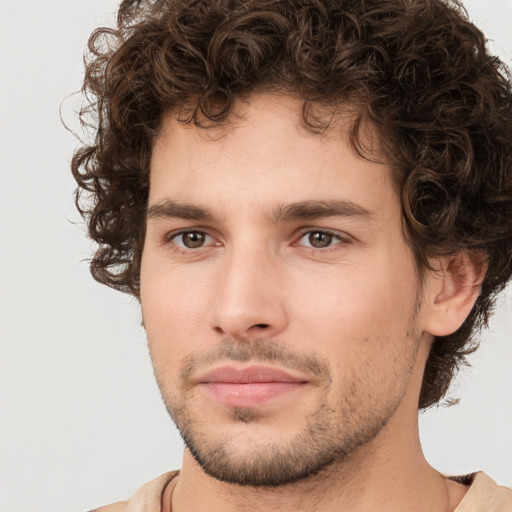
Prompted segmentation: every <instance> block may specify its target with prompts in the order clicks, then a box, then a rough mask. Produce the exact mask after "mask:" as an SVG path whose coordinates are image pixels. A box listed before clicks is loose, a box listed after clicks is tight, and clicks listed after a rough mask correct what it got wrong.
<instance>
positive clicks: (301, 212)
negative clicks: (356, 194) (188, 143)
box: [147, 199, 374, 223]
mask: <svg viewBox="0 0 512 512" xmlns="http://www.w3.org/2000/svg"><path fill="white" fill-rule="evenodd" d="M373 216H374V214H373V212H372V211H370V210H368V209H367V208H364V207H363V206H361V205H359V204H357V203H354V202H352V201H348V200H333V201H315V200H309V201H300V202H297V203H290V204H282V205H279V206H278V207H277V208H276V209H275V211H274V212H273V213H272V215H271V216H270V218H271V220H272V222H274V223H278V222H282V221H294V220H314V219H319V218H324V217H360V218H372V217H373ZM147 217H148V219H159V218H179V219H185V220H194V221H212V220H215V216H214V215H213V214H212V213H211V212H210V211H209V210H207V209H204V208H200V207H198V206H195V205H192V204H187V203H180V202H179V201H174V200H171V199H164V200H163V201H161V202H159V203H156V204H153V205H151V206H150V207H149V208H148V212H147Z"/></svg>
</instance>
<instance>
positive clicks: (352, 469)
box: [164, 411, 467, 512]
mask: <svg viewBox="0 0 512 512" xmlns="http://www.w3.org/2000/svg"><path fill="white" fill-rule="evenodd" d="M399 424H401V426H400V428H397V427H398V425H399ZM397 432H400V435H397ZM466 490H467V488H465V487H464V486H461V485H460V484H456V483H455V482H451V481H446V479H445V478H444V477H443V476H442V475H440V474H439V473H438V472H437V471H435V470H434V469H433V468H432V467H431V466H430V465H429V464H428V463H427V462H426V460H425V458H424V456H423V452H422V450H421V445H420V440H419V436H418V425H417V416H416V417H415V420H414V421H410V425H409V426H408V428H407V429H404V422H403V418H400V411H397V414H396V415H395V416H394V417H393V418H392V420H391V421H390V422H389V423H388V425H387V426H386V427H384V429H383V430H382V431H381V432H380V434H379V435H378V436H377V437H376V438H375V439H374V440H373V441H372V442H370V443H368V444H367V445H365V446H363V447H360V448H359V449H357V450H355V452H354V453H353V454H352V455H351V456H350V457H347V458H346V459H345V460H343V461H339V462H338V463H336V464H333V465H331V466H330V467H328V468H327V469H325V470H323V471H322V472H321V473H319V474H317V475H314V476H311V477H308V478H306V479H303V480H301V481H299V482H296V483H293V484H289V485H283V486H279V487H275V488H269V487H261V488H254V487H245V486H240V485H233V484H227V483H224V482H220V481H218V480H216V479H214V478H212V477H210V476H208V475H207V474H206V473H204V471H203V470H202V469H201V468H200V467H199V466H198V465H197V463H196V462H195V460H194V459H193V457H192V456H191V454H190V453H189V452H188V450H186V451H185V456H184V461H183V467H182V471H181V474H180V477H179V479H178V483H177V485H176V487H175V489H174V492H173V496H172V509H171V503H170V497H169V503H167V504H166V507H165V508H164V511H165V512H168V511H169V512H170V511H171V510H172V512H183V511H187V512H200V511H203V510H209V511H211V512H239V511H242V510H244V511H245V510H251V511H254V512H260V511H266V512H267V511H272V510H279V511H280V512H287V511H295V512H299V511H308V512H312V511H315V512H334V511H337V512H338V511H340V510H350V511H351V512H362V511H367V510H379V511H380V512H395V511H396V510H415V511H416V512H423V511H424V512H427V511H428V512H447V511H449V512H451V511H453V510H454V509H455V507H456V506H457V505H458V503H459V502H460V500H461V499H462V497H463V496H464V494H465V492H466Z"/></svg>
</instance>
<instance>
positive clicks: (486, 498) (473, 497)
mask: <svg viewBox="0 0 512 512" xmlns="http://www.w3.org/2000/svg"><path fill="white" fill-rule="evenodd" d="M178 474H179V471H173V472H170V473H165V474H164V475H162V476H160V477H158V478H156V479H155V480H152V481H151V482H149V483H147V484H146V485H143V486H142V487H140V488H139V490H138V491H137V492H136V493H135V494H134V495H133V496H132V498H131V499H130V500H129V501H122V502H119V503H114V504H113V505H109V506H107V507H101V508H98V509H96V510H91V511H90V512H161V510H162V494H163V492H164V490H165V488H166V487H167V485H169V483H170V482H171V481H172V480H175V479H177V478H176V477H177V476H178ZM454 480H457V481H458V482H461V483H470V484H471V485H470V488H469V490H468V492H467V493H466V495H465V496H464V498H463V499H462V501H461V502H460V504H459V506H458V507H457V508H456V509H455V511H454V512H512V490H511V489H509V488H508V487H502V486H500V485H498V484H497V483H496V482H495V481H494V480H492V478H490V477H488V476H487V475H486V474H485V473H482V472H479V473H474V474H472V475H469V476H467V477H456V478H454ZM175 481H176V480H175ZM171 485H173V483H171Z"/></svg>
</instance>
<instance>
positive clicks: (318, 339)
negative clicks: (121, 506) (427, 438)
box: [141, 95, 477, 512]
mask: <svg viewBox="0 0 512 512" xmlns="http://www.w3.org/2000/svg"><path fill="white" fill-rule="evenodd" d="M237 113H238V114H241V116H242V117H241V118H239V119H238V120H236V121H233V122H232V123H231V124H230V125H229V126H228V127H227V128H226V127H224V128H222V127H218V128H214V129H211V130H204V129H199V128H196V127H193V126H185V125H181V124H178V123H177V122H176V121H175V119H174V118H173V116H172V115H169V116H168V117H166V118H165V119H164V122H163V127H162V132H161V135H160V136H159V138H158V139H157V141H156V144H155V147H154V151H153V158H152V165H151V186H150V196H149V215H148V222H147V233H146V239H145V245H144V251H143V258H142V267H141V304H142V311H143V317H144V324H145V327H146V331H147V335H148V342H149V347H150V352H151V356H152V360H153V365H154V369H155V375H156V378H157V382H158V384H159V387H160V389H161V392H162V396H163V398H164V401H165V403H166V405H167V407H168V409H169V412H170V413H171V415H172V417H173V419H174V420H175V422H176V423H177V425H178V427H179V428H180V430H181V432H182V435H183V436H184V438H185V439H186V441H187V448H186V450H185V456H184V461H183V467H182V470H181V474H180V477H179V479H178V482H177V484H176V486H175V488H174V490H173V492H172V496H171V492H170V490H169V491H168V492H166V494H165V497H164V509H165V510H171V500H172V510H173V511H174V512H181V511H184V510H187V511H188V512H193V511H200V510H210V511H217V510H218V511H224V512H226V511H235V510H249V509H250V510H254V511H258V510H274V509H276V510H280V511H285V510H295V511H298V510H305V511H306V510H307V511H313V510H315V511H331V510H332V511H334V510H340V507H345V508H344V509H346V510H351V511H353V512H354V511H355V512H357V511H363V510H379V511H382V512H385V511H388V510H389V511H396V510H415V511H423V510H425V511H427V510H428V511H446V510H453V509H454V508H455V507H456V505H457V504H458V503H459V502H460V500H461V499H462V497H463V496H464V493H465V492H466V488H465V487H463V486H461V485H459V484H455V483H454V482H452V481H447V480H446V479H444V478H443V477H442V476H441V475H440V474H439V473H437V472H436V471H435V470H433V469H432V468H431V467H430V466H429V465H428V464H427V462H426V461H425V459H424V457H423V454H422V451H421V446H420V442H419V438H418V425H417V417H418V397H419V393H420V388H421V380H422V375H423V369H424V367H425V362H426V358H427V356H428V352H429V349H430V345H431V343H432V339H433V335H442V334H443V333H444V334H446V333H448V332H450V331H452V332H453V330H455V329H456V328H457V327H458V325H460V324H461V323H462V321H463V320H464V318H465V316H466V315H467V314H468V312H469V310H470V309H471V307H472V304H473V302H474V299H475V298H476V293H477V292H475V291H474V287H469V286H463V284H464V283H467V282H468V281H471V282H474V280H475V276H474V275H472V274H471V272H470V271H471V265H469V264H467V265H461V264H460V263H461V261H457V268H467V269H469V270H468V272H466V274H464V275H462V276H461V275H459V276H458V278H457V279H452V278H451V277H450V269H451V268H452V267H454V266H455V263H454V258H453V257H450V258H448V257H447V258H444V259H442V258H440V259H439V261H436V262H434V263H435V264H436V266H437V268H438V269H439V271H440V272H427V273H426V274H425V276H424V279H423V281H422V285H421V286H420V282H419V278H418V272H417V268H416V265H415V262H414V258H413V255H412V253H411V250H410V248H409V246H408V245H407V243H406V241H405V239H404V235H403V230H402V222H401V213H400V204H399V200H398V196H397V194H396V191H395V187H394V186H393V183H392V179H391V172H392V171H391V169H390V168H389V166H387V165H385V164H382V163H374V162H369V161H367V160H364V159H362V158H360V157H359V156H357V155H355V154H354V152H353V151H352V150H351V149H350V148H349V146H348V145H347V144H346V142H345V130H344V124H343V121H342V120H338V122H337V123H336V125H335V127H334V128H332V129H331V130H330V131H329V132H328V133H326V134H324V135H321V136H319V135H314V134H311V133H309V132H308V131H307V130H305V129H304V128H303V127H301V123H300V103H299V102H298V101H297V100H295V99H293V98H291V97H286V96H272V95H256V96H253V97H251V98H249V100H248V101H247V102H245V103H240V105H239V106H238V112H237ZM367 136H368V137H369V139H368V142H369V143H372V139H371V132H370V131H369V132H368V134H367ZM333 202H336V204H335V205H334V206H335V207H336V208H337V210H338V212H337V213H338V214H337V215H334V214H333V213H334V212H333V211H329V212H326V211H324V212H323V213H319V212H318V211H317V212H316V213H315V214H313V213H312V211H311V205H312V204H314V205H315V208H316V209H317V210H318V204H320V205H324V206H325V205H326V204H329V205H330V206H333ZM297 203H300V204H301V205H302V213H300V211H301V210H300V208H293V207H290V206H289V205H296V204H297ZM304 205H306V208H305V209H304ZM340 207H341V210H340ZM308 208H309V209H308ZM304 210H306V211H308V212H309V213H308V216H307V218H305V215H304ZM319 242H320V245H319ZM314 245H317V247H314ZM322 245H323V246H322ZM463 260H464V261H463V263H464V262H465V263H468V260H467V258H466V259H464V258H463ZM459 274H460V273H459ZM312 362H314V363H316V366H314V365H312ZM226 364H230V365H234V366H235V367H236V368H238V369H242V370H243V369H246V368H248V367H250V366H251V365H253V364H264V365H267V366H270V367H272V368H277V369H280V370H285V371H286V372H288V373H291V374H292V375H293V376H294V377H295V378H297V379H299V380H300V381H301V382H302V383H303V385H302V384H301V385H300V386H298V387H297V389H294V390H292V391H290V392H289V393H285V394H283V395H279V396H277V397H275V398H272V399H271V400H267V401H263V403H261V404H255V405H251V406H249V407H235V406H232V405H227V404H225V403H222V402H221V401H219V400H218V399H217V397H216V396H212V394H211V392H210V390H209V389H208V387H207V386H205V385H203V384H201V383H200V380H201V376H203V375H204V374H205V373H207V372H208V371H211V370H212V369H215V368H218V367H219V366H223V365H226ZM190 448H192V450H191V449H190ZM192 452H194V456H193V455H192ZM219 454H220V455H219ZM329 454H331V455H332V454H334V456H331V459H332V460H329V461H327V462H326V460H327V456H328V455H329ZM322 457H323V459H324V460H323V461H320V462H321V463H320V462H319V459H320V458H322ZM198 460H199V463H198ZM283 461H284V463H285V466H286V463H287V461H292V463H290V464H289V465H288V466H289V467H284V468H283V467H282V466H280V465H279V464H282V463H283ZM315 463H317V466H314V464H315ZM322 464H323V466H322ZM302 465H304V466H308V467H313V466H314V467H315V469H314V470H313V471H312V473H313V474H311V475H309V476H306V472H307V468H306V467H304V468H302V469H301V466H302ZM272 467H274V468H276V472H277V473H278V474H279V475H287V474H288V473H290V475H288V476H289V482H288V483H287V482H280V483H278V484H276V485H275V486H273V487H269V486H264V487H261V486H258V485H254V482H253V484H252V485H240V483H241V482H239V483H232V482H233V481H234V480H233V479H234V478H244V475H247V476H248V477H251V478H256V477H258V475H260V476H261V482H260V483H262V482H263V483H264V478H265V475H267V474H268V470H269V468H272ZM226 468H228V473H226V471H225V469H226ZM295 468H299V470H301V471H302V474H298V473H297V474H295V476H293V474H292V473H293V471H294V470H295ZM229 470H231V473H229ZM254 475H256V477H255V476H254ZM294 479H295V481H294ZM222 480H224V481H222Z"/></svg>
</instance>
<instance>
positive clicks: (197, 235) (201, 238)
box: [173, 231, 208, 249]
mask: <svg viewBox="0 0 512 512" xmlns="http://www.w3.org/2000/svg"><path fill="white" fill-rule="evenodd" d="M207 237H208V235H207V234H206V233H203V232H202V231H187V232H186V233H179V234H178V235H176V236H175V237H174V239H173V242H174V243H175V244H176V245H177V246H179V247H183V248H186V249H198V248H199V247H203V246H204V245H205V243H206V239H207Z"/></svg>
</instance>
